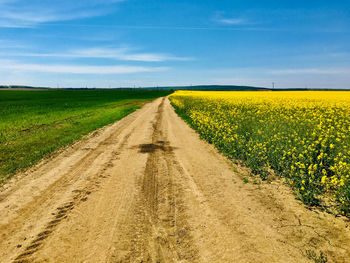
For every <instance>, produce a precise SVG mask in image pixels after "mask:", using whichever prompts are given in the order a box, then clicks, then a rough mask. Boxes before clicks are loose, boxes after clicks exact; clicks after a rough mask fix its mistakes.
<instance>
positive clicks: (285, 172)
mask: <svg viewBox="0 0 350 263" xmlns="http://www.w3.org/2000/svg"><path fill="white" fill-rule="evenodd" d="M170 101H171V103H172V105H173V106H174V108H175V109H176V111H177V113H178V114H179V115H180V116H181V117H183V118H184V119H185V120H186V121H187V122H188V123H189V124H190V125H191V127H193V128H194V129H195V130H197V131H198V133H199V134H200V136H201V137H202V138H204V139H205V140H207V141H208V142H210V143H213V144H214V145H215V146H216V147H217V148H218V149H219V150H220V151H222V152H223V153H224V154H225V155H227V156H228V157H229V158H232V159H237V160H241V161H242V162H243V163H244V164H246V165H247V166H249V167H250V168H251V170H252V172H253V173H255V174H259V175H260V176H261V177H262V178H263V179H265V178H266V176H267V173H268V171H269V170H270V169H272V170H274V171H275V173H276V174H277V175H279V176H281V177H283V178H284V180H285V181H286V182H288V183H289V184H290V185H291V186H292V187H293V189H294V190H295V192H296V194H297V196H298V197H299V198H300V199H301V200H302V201H303V202H304V203H306V204H309V205H319V204H321V203H322V197H325V196H327V197H328V198H329V197H330V198H331V199H332V200H333V201H334V204H335V206H336V208H337V209H338V210H339V211H341V212H342V213H343V214H347V215H349V214H350V178H349V177H350V92H346V91H344V92H342V91H276V92H268V91H261V92H260V91H259V92H256V91H252V92H218V91H213V92H211V91H203V92H202V91H178V92H176V93H174V94H173V95H171V96H170Z"/></svg>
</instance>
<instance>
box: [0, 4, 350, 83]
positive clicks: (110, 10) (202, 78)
mask: <svg viewBox="0 0 350 263" xmlns="http://www.w3.org/2000/svg"><path fill="white" fill-rule="evenodd" d="M349 43H350V0H334V1H330V0H318V1H314V0H307V1H305V0H304V1H300V0H294V1H290V0H288V1H287V0H279V1H276V0H255V1H252V0H244V1H243V0H227V1H225V0H201V1H199V0H186V1H185V0H176V1H175V0H162V1H160V0H84V1H83V0H75V1H72V0H30V1H28V0H0V84H3V85H15V84H17V85H32V86H50V87H89V88H92V87H98V88H109V87H111V88H115V87H134V86H135V87H141V86H142V87H145V86H168V85H202V84H221V85H230V84H231V85H252V86H259V87H271V86H272V83H273V82H274V83H275V87H276V88H305V87H308V88H350V44H349Z"/></svg>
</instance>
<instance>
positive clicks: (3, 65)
mask: <svg viewBox="0 0 350 263" xmlns="http://www.w3.org/2000/svg"><path fill="white" fill-rule="evenodd" d="M0 69H1V70H4V71H31V72H47V73H65V74H98V75H103V74H105V75H108V74H130V73H140V72H156V71H164V70H167V69H168V68H167V67H144V66H128V65H116V66H85V65H52V64H29V63H28V64H27V63H21V62H17V61H13V60H0Z"/></svg>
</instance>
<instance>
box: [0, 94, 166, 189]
mask: <svg viewBox="0 0 350 263" xmlns="http://www.w3.org/2000/svg"><path fill="white" fill-rule="evenodd" d="M169 93H170V92H169V91H148V90H132V91H128V90H122V91H119V90H89V91H86V90H81V91H72V90H49V91H0V184H1V183H4V182H5V181H7V180H8V179H9V178H11V177H12V176H13V175H14V174H15V173H17V172H19V171H23V170H25V169H26V168H28V167H30V166H33V165H34V164H36V163H37V162H38V161H40V160H41V159H42V158H44V157H48V156H49V155H50V154H51V153H52V152H54V151H55V150H58V149H60V148H62V147H64V146H67V145H69V144H71V143H73V142H74V141H76V140H79V139H81V138H82V136H84V135H86V134H88V133H89V132H91V131H93V130H96V129H98V128H101V127H103V126H105V125H108V124H110V123H113V122H115V121H117V120H120V119H122V118H123V117H125V116H127V115H128V114H130V113H132V112H134V111H135V110H136V109H138V108H140V107H141V106H142V105H143V104H144V103H145V102H148V101H151V100H153V99H155V98H158V97H162V96H166V95H168V94H169Z"/></svg>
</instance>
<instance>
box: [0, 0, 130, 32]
mask: <svg viewBox="0 0 350 263" xmlns="http://www.w3.org/2000/svg"><path fill="white" fill-rule="evenodd" d="M122 1H124V0H104V1H95V0H86V1H68V0H60V1H52V0H31V1H28V0H12V1H10V0H7V1H6V0H5V1H4V0H2V1H0V27H32V26H35V25H37V24H40V23H45V22H54V21H66V20H74V19H82V18H89V17H95V16H100V15H104V14H107V13H110V12H111V11H112V10H113V7H114V5H113V4H115V3H117V2H122ZM53 2H54V3H53Z"/></svg>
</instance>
